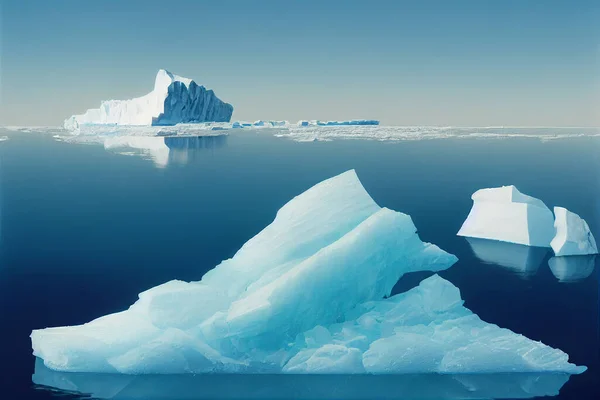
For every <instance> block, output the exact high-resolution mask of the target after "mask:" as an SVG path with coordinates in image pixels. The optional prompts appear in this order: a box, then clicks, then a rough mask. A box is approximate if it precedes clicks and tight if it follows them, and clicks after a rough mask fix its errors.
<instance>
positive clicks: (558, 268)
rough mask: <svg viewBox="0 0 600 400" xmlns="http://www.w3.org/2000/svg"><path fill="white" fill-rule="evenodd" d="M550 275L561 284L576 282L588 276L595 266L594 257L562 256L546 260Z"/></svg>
mask: <svg viewBox="0 0 600 400" xmlns="http://www.w3.org/2000/svg"><path fill="white" fill-rule="evenodd" d="M548 265H549V266H550V270H551V271H552V274H553V275H554V276H555V277H556V279H558V280H559V281H561V282H577V281H580V280H583V279H585V278H587V277H588V276H590V275H591V274H592V272H594V267H595V266H596V256H595V255H587V256H562V257H552V258H551V259H550V260H548Z"/></svg>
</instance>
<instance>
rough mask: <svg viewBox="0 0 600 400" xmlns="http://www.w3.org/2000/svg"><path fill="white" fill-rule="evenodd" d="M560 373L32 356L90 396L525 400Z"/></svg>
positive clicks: (41, 369) (40, 368) (49, 376)
mask: <svg viewBox="0 0 600 400" xmlns="http://www.w3.org/2000/svg"><path fill="white" fill-rule="evenodd" d="M568 379H569V376H568V375H564V374H532V373H527V374H476V375H437V374H419V375H416V374H415V375H138V376H133V375H118V374H114V375H113V374H89V373H65V372H55V371H52V370H49V369H48V368H46V367H45V366H44V365H43V362H42V361H41V360H39V359H37V360H36V364H35V373H34V375H33V382H34V383H35V384H36V385H39V386H40V387H41V388H44V389H47V390H52V391H58V392H59V393H62V394H67V393H80V394H82V398H83V397H84V396H91V397H93V398H96V399H144V400H151V399H163V400H166V399H178V400H184V399H190V400H191V399H262V400H266V399H332V398H335V399H367V398H379V399H483V398H485V399H507V398H513V399H515V398H519V399H526V398H531V397H536V396H554V395H557V394H558V392H559V390H560V388H561V387H562V386H563V385H564V384H565V383H566V382H567V381H568Z"/></svg>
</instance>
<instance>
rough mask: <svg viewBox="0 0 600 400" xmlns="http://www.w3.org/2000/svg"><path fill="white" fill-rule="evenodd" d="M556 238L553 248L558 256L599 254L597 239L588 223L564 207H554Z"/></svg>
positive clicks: (552, 243)
mask: <svg viewBox="0 0 600 400" xmlns="http://www.w3.org/2000/svg"><path fill="white" fill-rule="evenodd" d="M554 215H555V216H556V221H555V223H554V226H555V227H556V236H555V237H554V239H552V242H551V246H552V249H553V250H554V254H556V255H557V256H574V255H577V256H581V255H590V254H598V247H597V246H596V239H594V235H592V232H590V227H589V226H588V224H587V222H585V220H584V219H582V218H581V217H580V216H579V215H577V214H575V213H573V212H571V211H569V210H567V209H566V208H563V207H554Z"/></svg>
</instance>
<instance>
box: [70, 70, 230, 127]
mask: <svg viewBox="0 0 600 400" xmlns="http://www.w3.org/2000/svg"><path fill="white" fill-rule="evenodd" d="M232 113H233V106H232V105H231V104H228V103H225V102H223V101H221V100H220V99H219V98H218V97H217V96H216V95H215V93H214V92H213V91H212V90H207V89H206V88H205V87H204V86H198V85H197V84H196V82H194V81H193V80H191V79H188V78H183V77H181V76H177V75H174V74H172V73H170V72H169V71H166V70H164V69H161V70H159V71H158V74H157V75H156V79H155V81H154V89H153V90H152V91H151V92H150V93H148V94H147V95H145V96H142V97H137V98H134V99H130V100H107V101H103V102H102V104H101V105H100V108H93V109H90V110H87V111H86V112H85V113H84V114H81V115H73V116H71V117H70V118H68V119H66V120H65V122H64V127H65V128H66V129H68V130H76V129H78V128H79V127H80V126H82V125H174V124H178V123H187V122H205V121H214V122H229V120H230V119H231V115H232Z"/></svg>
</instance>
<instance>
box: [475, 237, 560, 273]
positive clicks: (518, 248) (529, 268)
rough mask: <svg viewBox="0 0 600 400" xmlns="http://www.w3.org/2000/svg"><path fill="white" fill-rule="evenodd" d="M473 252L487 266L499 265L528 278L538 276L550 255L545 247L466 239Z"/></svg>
mask: <svg viewBox="0 0 600 400" xmlns="http://www.w3.org/2000/svg"><path fill="white" fill-rule="evenodd" d="M466 240H467V242H468V243H469V246H471V250H472V251H473V253H474V254H475V257H477V258H478V259H479V260H481V261H482V262H483V263H486V264H494V265H499V266H501V267H504V268H507V269H509V270H511V271H512V272H514V273H515V274H517V275H519V276H521V277H523V278H528V277H531V276H533V275H535V274H536V272H537V270H538V269H539V267H540V265H541V264H542V261H544V258H545V257H546V254H548V249H547V248H545V247H531V246H524V245H521V244H514V243H506V242H499V241H496V240H487V239H476V238H466Z"/></svg>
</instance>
